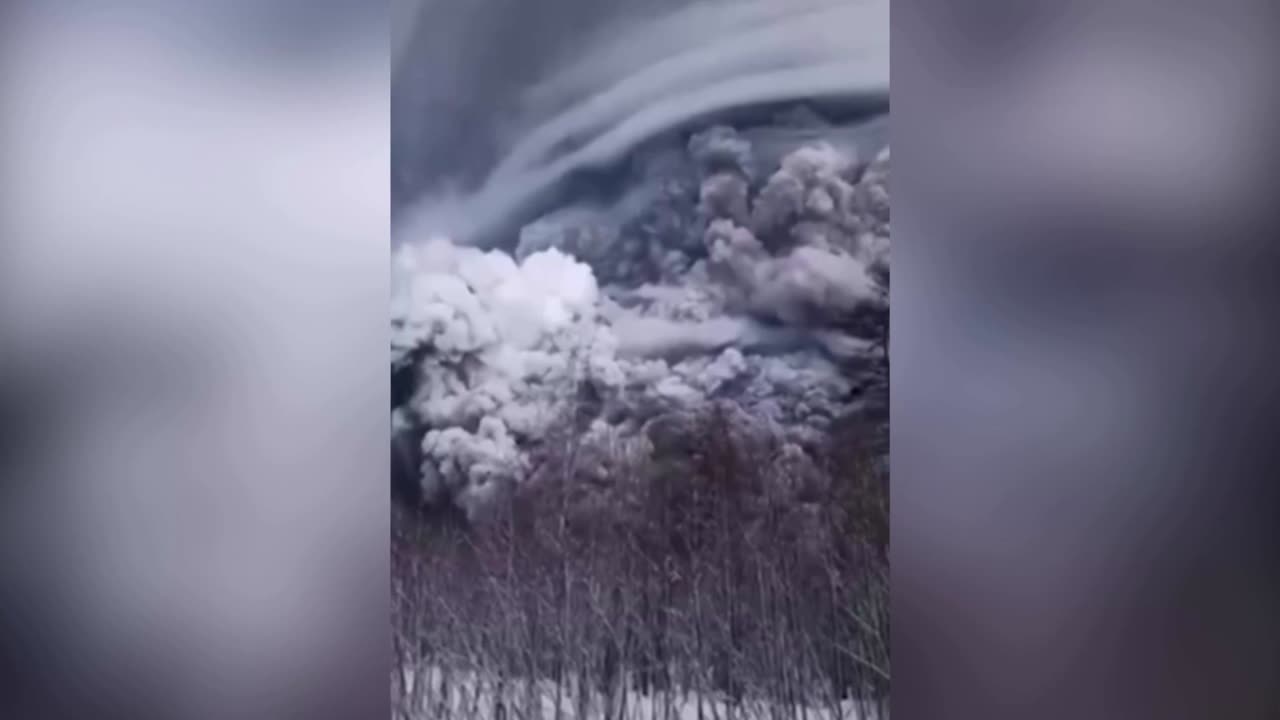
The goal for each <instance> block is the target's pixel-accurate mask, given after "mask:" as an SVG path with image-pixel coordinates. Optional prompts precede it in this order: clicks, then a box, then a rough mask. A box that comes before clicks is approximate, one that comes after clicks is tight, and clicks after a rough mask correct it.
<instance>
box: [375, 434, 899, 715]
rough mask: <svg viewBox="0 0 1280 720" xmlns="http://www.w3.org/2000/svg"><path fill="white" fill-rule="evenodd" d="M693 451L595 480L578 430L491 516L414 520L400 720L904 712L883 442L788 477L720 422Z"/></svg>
mask: <svg viewBox="0 0 1280 720" xmlns="http://www.w3.org/2000/svg"><path fill="white" fill-rule="evenodd" d="M677 436H678V441H679V442H681V443H683V446H681V447H679V448H677V449H676V451H675V452H668V453H666V454H664V455H661V456H657V455H655V456H651V457H650V458H649V459H648V460H646V461H644V462H632V463H629V464H628V465H626V466H625V469H624V470H623V471H621V472H615V473H614V474H613V476H612V477H610V478H609V480H608V483H607V484H600V483H597V484H592V483H589V482H583V481H581V480H580V479H578V478H577V476H576V475H575V473H574V472H573V469H574V468H573V466H574V465H575V463H577V448H576V447H575V446H574V443H573V441H572V433H568V432H567V433H565V438H566V441H565V442H564V443H563V444H561V445H558V446H554V447H555V450H554V452H552V453H550V454H549V459H548V462H549V463H552V464H553V465H555V467H554V470H553V471H551V472H543V473H542V474H541V475H540V477H539V480H538V481H537V482H529V483H522V484H519V485H516V486H514V487H513V488H512V490H511V491H510V492H508V493H505V499H504V500H502V501H501V502H500V508H498V509H497V510H495V511H494V512H493V513H492V514H491V515H490V516H487V517H486V518H485V519H483V520H480V521H473V522H469V523H468V522H462V521H460V520H456V519H455V520H450V519H449V518H448V517H445V518H443V519H441V518H440V517H437V518H434V519H431V520H429V521H423V520H422V519H420V518H412V517H409V516H408V515H402V516H400V517H399V518H398V519H397V521H396V522H395V523H394V531H395V535H396V537H395V538H394V543H393V558H392V559H393V563H394V571H393V574H392V578H393V588H392V590H393V604H394V607H393V613H392V621H393V641H394V648H393V678H392V687H393V702H394V703H395V705H394V706H395V707H396V708H397V709H398V717H402V718H415V719H416V718H441V719H442V720H444V719H449V718H457V719H459V720H463V719H466V720H470V719H472V718H476V719H479V718H483V719H484V720H507V719H508V718H511V719H514V718H545V719H546V720H569V719H572V718H584V719H585V718H603V719H607V720H613V719H615V718H645V720H658V719H662V720H674V719H679V720H683V719H684V718H697V720H712V719H713V718H716V719H724V720H729V719H730V718H738V719H741V720H748V719H750V718H761V719H766V718H767V719H768V720H781V719H783V718H786V719H787V720H791V719H793V718H794V719H797V720H798V719H801V718H806V719H807V718H826V717H856V716H857V715H855V713H862V716H867V715H868V714H870V715H874V716H879V717H885V716H887V710H888V697H889V676H890V673H889V645H888V637H889V620H888V597H889V596H888V497H889V496H888V476H887V468H886V467H885V466H884V463H883V462H881V461H880V460H881V459H882V457H883V455H882V451H883V448H882V447H877V444H876V443H877V442H878V441H879V440H880V438H877V437H876V436H875V433H874V432H873V431H871V430H870V429H868V428H867V427H865V426H857V425H849V426H845V427H837V428H835V429H833V431H832V433H831V435H830V439H829V442H828V443H827V445H826V447H824V448H821V449H819V450H818V451H816V452H814V451H810V453H809V454H808V458H809V459H808V460H807V461H806V462H804V463H800V464H789V463H787V462H785V461H779V456H780V454H785V453H783V452H782V446H781V445H780V444H778V443H774V442H770V441H767V440H761V439H759V437H758V436H753V435H751V434H749V433H742V432H738V431H737V428H736V426H735V424H734V422H732V421H731V420H729V419H728V416H726V415H725V414H723V413H721V412H719V411H714V410H713V411H708V412H707V413H704V414H702V415H700V416H698V417H695V418H692V419H690V420H689V421H688V422H687V423H686V425H685V426H683V427H681V429H680V432H679V433H677ZM815 455H816V456H817V457H816V460H814V459H812V458H813V457H814V456H815Z"/></svg>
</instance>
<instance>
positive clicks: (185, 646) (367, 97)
mask: <svg viewBox="0 0 1280 720" xmlns="http://www.w3.org/2000/svg"><path fill="white" fill-rule="evenodd" d="M4 14H5V17H4V20H3V22H0V28H3V29H2V30H0V33H2V34H3V38H0V47H2V48H3V50H0V53H2V54H0V57H2V58H3V60H2V61H0V68H2V69H0V94H2V95H3V99H2V100H0V108H3V110H2V111H0V112H2V113H3V114H2V117H3V121H2V122H0V128H2V130H0V144H2V149H0V157H2V158H3V161H2V163H0V207H2V208H3V220H0V222H2V223H3V225H0V233H2V236H3V243H0V408H3V409H2V411H0V412H2V413H3V417H4V428H5V429H4V432H3V437H4V439H3V441H0V446H2V448H0V478H3V481H2V482H0V488H2V489H0V492H3V499H0V513H2V514H3V519H2V520H0V534H2V535H3V538H2V539H0V553H3V560H0V667H3V670H2V671H0V672H3V673H4V675H5V676H6V677H5V679H4V680H3V681H0V688H3V689H2V690H0V715H3V716H5V717H15V718H16V717H30V718H37V717H87V716H88V717H192V718H196V717H209V718H226V717H263V718H288V717H299V718H300V717H308V718H316V717H330V716H331V717H373V716H377V715H378V714H379V711H380V710H382V709H385V707H386V704H385V703H386V695H385V682H386V680H385V677H386V676H385V667H386V665H385V660H384V658H385V657H386V654H385V653H386V647H387V644H386V643H387V634H386V629H385V628H386V608H387V590H386V577H387V566H388V561H387V545H386V533H387V515H388V501H387V497H386V490H385V480H384V478H385V477H386V473H387V465H386V459H385V458H386V455H385V450H384V443H385V441H386V434H387V424H386V414H385V410H384V408H385V406H386V402H387V392H388V390H387V386H386V380H385V375H384V372H383V367H384V364H383V363H384V360H383V359H384V358H385V352H386V351H385V347H386V345H385V341H386V332H385V330H384V328H385V321H383V318H384V317H385V314H386V297H387V279H386V267H387V266H386V259H387V236H388V233H389V221H388V217H389V215H388V210H387V194H388V181H387V162H388V160H387V158H388V154H389V150H388V148H389V136H388V109H387V75H388V69H389V53H388V49H387V40H386V28H387V6H386V5H382V6H381V7H379V5H378V3H368V2H318V3H316V2H307V3H296V2H277V1H275V0H271V1H269V2H238V1H237V2H216V3H215V2H208V3H205V2H179V3H172V2H165V3H159V2H108V3H18V4H17V5H14V4H12V3H10V4H7V5H6V6H5V9H4ZM362 678H364V679H363V680H362Z"/></svg>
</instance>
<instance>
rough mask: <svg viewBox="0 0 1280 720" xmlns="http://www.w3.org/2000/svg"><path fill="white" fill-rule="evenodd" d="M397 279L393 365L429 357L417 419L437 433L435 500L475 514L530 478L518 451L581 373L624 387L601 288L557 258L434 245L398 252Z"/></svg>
mask: <svg viewBox="0 0 1280 720" xmlns="http://www.w3.org/2000/svg"><path fill="white" fill-rule="evenodd" d="M395 275H396V280H395V283H394V285H393V287H394V290H393V292H394V293H395V295H394V297H393V304H392V326H393V337H392V350H393V361H400V360H404V359H405V358H408V357H409V356H410V355H411V354H412V353H414V352H415V351H418V352H421V353H422V355H423V357H422V359H421V361H420V362H419V364H418V365H417V373H418V375H417V393H416V395H415V397H414V399H413V402H412V410H413V411H414V412H415V414H416V415H417V420H419V421H420V422H421V423H423V424H424V425H425V426H426V427H428V428H429V430H428V431H427V433H426V436H425V439H424V441H423V450H424V454H425V456H426V458H427V463H428V464H429V465H430V469H429V470H428V471H426V473H425V475H426V478H425V482H424V485H425V486H424V490H426V491H427V493H428V495H438V494H439V493H448V494H449V495H452V496H454V497H455V498H457V501H458V502H459V504H460V505H462V506H464V507H474V506H475V505H477V504H478V503H479V502H481V501H482V500H483V499H484V497H486V496H487V495H488V494H489V493H491V492H493V491H494V488H495V485H496V481H498V480H503V479H514V478H516V477H518V476H519V475H520V474H521V473H522V471H523V470H524V466H523V461H522V456H521V453H520V450H519V448H518V446H517V442H518V441H526V440H536V439H538V438H539V437H540V436H541V434H542V432H543V431H544V430H545V429H546V427H547V426H548V425H549V424H550V422H551V421H552V419H554V418H555V417H556V415H557V413H558V412H559V411H560V409H561V408H562V407H563V403H564V401H565V400H566V398H571V397H572V395H573V390H574V383H575V377H577V375H578V374H579V373H581V372H590V371H595V372H594V376H597V377H599V378H602V379H603V380H605V381H613V382H620V375H619V373H618V371H617V370H616V368H614V367H612V365H611V361H610V357H611V354H612V351H611V347H610V337H609V336H608V334H607V332H606V331H605V330H604V329H603V328H602V327H600V326H599V325H597V324H596V322H595V320H596V304H597V300H598V289H597V287H596V282H595V278H594V276H593V275H592V274H591V270H590V268H588V267H587V266H586V265H583V264H581V263H579V262H577V261H575V260H573V259H572V258H570V257H568V256H567V255H564V254H563V253H561V252H560V251H559V250H555V249H552V250H548V251H545V252H542V253H537V254H535V255H533V256H531V257H529V258H527V259H526V260H525V262H523V263H520V264H517V263H516V262H515V261H514V260H513V259H512V258H511V257H510V256H509V255H506V254H504V253H501V252H488V253H485V252H481V251H479V250H476V249H474V248H462V247H458V246H455V245H453V244H452V243H450V242H449V241H447V240H443V239H433V240H430V241H428V242H426V243H424V244H422V245H420V246H418V245H406V246H403V247H401V248H400V249H399V251H398V253H397V257H396V267H395ZM597 345H598V346H599V354H597V355H596V356H595V357H594V358H593V357H591V356H590V354H591V352H592V351H593V346H597ZM593 360H596V361H598V362H595V363H593Z"/></svg>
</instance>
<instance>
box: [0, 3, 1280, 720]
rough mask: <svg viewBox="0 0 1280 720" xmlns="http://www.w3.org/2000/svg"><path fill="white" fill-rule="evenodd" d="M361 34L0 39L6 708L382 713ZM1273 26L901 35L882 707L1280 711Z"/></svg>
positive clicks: (1000, 20)
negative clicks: (888, 607)
mask: <svg viewBox="0 0 1280 720" xmlns="http://www.w3.org/2000/svg"><path fill="white" fill-rule="evenodd" d="M483 5H484V3H476V4H470V3H468V4H463V3H460V2H458V3H454V4H452V5H451V6H448V7H447V8H446V9H449V10H450V11H451V12H462V9H463V8H464V7H465V8H473V7H481V6H483ZM494 7H497V5H494ZM388 9H389V8H388V7H387V6H384V5H379V4H377V3H356V2H310V3H300V2H283V1H281V0H268V1H265V2H253V3H249V2H220V3H214V2H193V1H187V2H179V3H173V2H169V3H156V2H95V3H88V2H82V3H61V4H57V5H54V4H49V3H17V4H14V3H9V4H7V5H6V6H5V7H4V9H3V10H0V12H2V13H3V21H2V22H0V28H2V29H0V33H2V34H3V35H2V37H0V93H3V97H2V98H0V108H2V109H0V112H2V113H3V116H2V118H3V121H2V122H0V144H2V145H0V158H3V160H2V161H0V163H2V164H0V223H3V224H2V225H0V233H2V234H0V237H2V238H3V243H2V244H0V416H2V417H3V420H4V423H3V428H4V432H3V434H2V436H0V463H2V464H0V487H2V488H3V489H2V490H0V492H3V493H4V497H3V499H2V500H0V513H3V519H2V520H0V532H2V533H3V538H2V539H0V552H2V553H3V554H4V557H3V560H2V561H0V673H3V681H0V688H3V689H2V690H0V711H4V714H5V716H6V717H33V718H38V717H73V716H74V717H84V716H86V715H92V716H93V717H102V718H106V717H135V718H136V717H153V716H154V717H192V718H201V717H211V718H213V717H217V718H222V717H263V718H290V717H308V718H314V717H322V718H323V717H334V718H346V717H353V718H355V717H369V716H375V715H377V714H380V713H381V712H383V711H384V708H385V707H386V706H385V705H383V704H382V703H385V702H386V697H387V696H386V695H384V694H383V693H384V692H385V687H386V686H385V683H386V674H385V670H386V664H385V662H386V660H385V658H386V649H387V633H386V625H387V623H386V608H387V598H386V577H387V560H386V538H387V534H386V533H387V522H388V500H387V490H386V485H385V482H386V481H385V478H386V477H387V465H386V462H387V461H386V457H387V456H386V455H385V454H384V452H385V451H384V449H383V442H384V441H385V437H386V433H387V432H388V427H387V419H386V415H385V414H384V413H385V407H386V402H387V399H388V398H387V395H386V393H387V392H388V390H387V386H386V376H385V375H384V368H385V364H384V363H385V362H386V355H385V347H386V346H385V340H386V331H385V328H386V324H385V318H386V304H385V303H386V298H387V287H386V285H387V279H386V278H387V276H386V269H387V264H386V263H387V259H388V256H387V253H388V242H387V238H388V236H389V233H390V221H389V214H390V213H389V203H388V198H391V197H392V196H393V194H392V185H391V182H390V181H391V178H390V177H389V173H388V172H387V168H388V167H389V166H390V165H391V158H389V147H390V131H389V109H388V102H387V93H388V78H389V77H390V76H391V63H390V62H389V58H390V55H391V53H389V52H388V44H389V41H388V34H387V18H388ZM392 9H394V8H392ZM397 12H399V11H398V10H397ZM584 12H586V11H585V10H584ZM396 27H399V25H397V26H396ZM1274 29H1275V17H1274V9H1273V7H1272V6H1271V4H1269V3H1266V2H1263V1H1262V0H1228V1H1226V2H1222V1H1219V2H1212V3H1211V2H1208V1H1207V0H1200V1H1196V0H1189V1H1188V2H1182V3H1172V4H1154V3H1144V2H1137V0H1108V1H1107V2H1102V1H1101V0H1097V1H1094V0H1086V1H1083V2H1075V3H1046V2H1035V1H1027V0H1022V1H1020V2H1002V1H999V0H974V2H969V3H956V2H953V1H948V0H912V1H911V2H899V3H898V4H897V7H896V8H895V9H894V14H893V58H892V63H893V65H892V68H893V84H894V94H895V96H896V97H895V102H896V108H895V110H894V118H893V128H892V135H893V141H894V144H895V145H897V149H898V159H897V169H896V173H897V175H896V180H895V183H896V184H895V186H894V190H893V192H894V193H895V195H896V203H897V205H898V207H897V209H896V213H897V226H896V228H895V230H894V233H895V237H896V238H897V243H896V245H897V247H896V250H895V252H896V257H895V259H894V264H895V265H896V270H897V280H896V286H895V287H894V289H893V298H892V302H893V304H894V308H895V310H894V316H893V324H894V342H895V343H897V348H896V352H897V353H898V355H899V356H900V359H899V361H898V363H897V364H896V366H895V367H894V369H893V375H892V383H893V388H894V398H893V408H892V414H893V438H892V454H893V459H892V463H893V473H894V477H895V483H894V484H895V490H894V495H895V496H894V498H893V506H894V510H893V515H894V516H893V538H894V543H895V547H894V548H893V550H892V554H893V565H894V577H893V583H894V594H895V597H894V604H895V607H894V618H895V622H896V624H897V631H896V633H895V635H894V652H895V653H896V659H895V664H896V668H897V676H898V678H897V684H896V688H895V690H894V693H895V695H896V701H897V702H896V704H897V711H898V713H899V714H900V715H901V716H902V717H929V718H938V717H965V718H967V717H1010V718H1021V717H1027V716H1035V717H1044V718H1057V717H1063V718H1066V717H1071V718H1078V717H1081V716H1084V717H1117V718H1148V717H1149V718H1162V719H1163V718H1180V717H1187V718H1192V717H1194V718H1202V717H1231V718H1272V717H1277V715H1278V714H1280V704H1278V703H1277V697H1276V690H1277V683H1276V680H1275V679H1276V678H1277V677H1280V654H1278V652H1277V648H1280V643H1277V639H1278V638H1277V636H1278V635H1280V633H1278V630H1280V628H1278V627H1277V623H1278V622H1280V620H1278V619H1277V615H1276V612H1275V609H1276V608H1277V607H1280V585H1278V583H1277V568H1280V558H1278V557H1277V553H1276V551H1275V548H1276V545H1275V539H1276V538H1275V531H1274V527H1275V526H1274V525H1273V522H1274V521H1273V520H1272V517H1273V514H1272V511H1273V510H1274V509H1276V508H1277V502H1276V500H1277V497H1276V491H1275V489H1274V484H1273V483H1274V478H1275V477H1276V476H1275V473H1274V464H1273V463H1271V461H1272V460H1274V452H1275V451H1274V449H1273V446H1274V443H1273V442H1271V437H1270V435H1271V433H1270V432H1269V430H1268V428H1269V427H1271V426H1272V424H1271V421H1273V420H1274V419H1275V417H1274V416H1275V414H1276V410H1275V408H1276V407H1278V406H1277V404H1276V403H1275V401H1274V400H1275V394H1274V392H1273V391H1274V390H1275V388H1274V384H1273V380H1272V376H1273V373H1272V372H1270V371H1271V370H1272V369H1273V367H1274V365H1275V362H1274V358H1275V354H1274V350H1275V349H1276V348H1275V343H1274V341H1273V339H1272V332H1271V331H1272V330H1273V328H1274V327H1275V321H1274V317H1273V312H1274V310H1273V309H1274V308H1275V307H1277V303H1276V302H1275V299H1276V298H1275V297H1274V296H1275V294H1276V288H1277V287H1280V285H1277V284H1276V283H1275V282H1274V279H1275V275H1274V273H1273V272H1272V268H1273V266H1272V264H1271V260H1273V259H1274V257H1273V256H1274V254H1275V250H1274V244H1273V242H1272V239H1273V238H1274V237H1275V235H1274V234H1273V233H1272V230H1273V229H1274V227H1273V225H1272V222H1271V221H1272V219H1273V218H1271V214H1272V213H1270V212H1269V210H1271V205H1272V203H1271V202H1270V200H1271V199H1270V197H1269V194H1270V189H1271V188H1272V187H1274V183H1273V179H1274V178H1273V172H1274V168H1275V167H1277V165H1276V163H1275V162H1274V160H1275V155H1276V145H1275V143H1274V142H1273V139H1272V137H1271V136H1272V133H1271V132H1270V130H1271V129H1272V128H1273V127H1274V125H1275V122H1274V120H1275V117H1276V109H1277V97H1276V94H1277V92H1280V84H1277V83H1276V82H1275V80H1274V74H1273V73H1274V71H1273V70H1272V68H1274V67H1275V66H1276V65H1277V63H1276V62H1275V60H1276V58H1275V57H1274V55H1275V54H1276V45H1275V43H1274V42H1273V41H1272V40H1271V39H1270V38H1271V36H1272V35H1271V33H1272V31H1273V30H1274ZM566 32H568V31H566ZM390 38H391V41H392V42H393V44H395V46H396V47H399V43H400V42H401V40H402V39H403V36H401V35H399V34H398V33H397V32H396V31H394V30H393V32H392V33H391V36H390ZM463 50H466V48H462V49H459V50H458V52H462V51H463ZM472 50H474V48H472ZM444 57H445V58H446V59H448V58H451V57H460V56H457V55H453V54H446V55H445V56H444ZM467 72H469V71H468V70H465V69H459V70H458V73H459V74H458V75H457V76H456V77H457V78H458V82H459V83H460V85H459V87H461V88H463V90H465V88H466V87H467V86H466V84H465V78H466V77H467V75H466V73H467ZM493 72H498V71H497V70H493ZM460 93H461V91H460Z"/></svg>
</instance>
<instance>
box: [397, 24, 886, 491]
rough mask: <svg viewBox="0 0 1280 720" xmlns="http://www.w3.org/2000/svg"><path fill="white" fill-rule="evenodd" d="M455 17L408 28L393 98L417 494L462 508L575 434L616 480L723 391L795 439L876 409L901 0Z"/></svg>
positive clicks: (403, 338) (400, 328)
mask: <svg viewBox="0 0 1280 720" xmlns="http://www.w3.org/2000/svg"><path fill="white" fill-rule="evenodd" d="M486 8H487V9H486ZM526 8H528V9H526ZM632 11H634V12H632ZM439 12H443V9H442V8H440V7H438V6H437V5H435V4H433V3H432V2H430V1H429V0H427V1H425V5H422V6H421V7H420V9H419V10H418V12H417V18H418V20H417V25H416V29H415V30H414V32H413V33H409V34H410V35H412V37H402V38H399V39H398V40H397V43H396V46H397V58H396V67H395V78H394V79H395V82H396V87H397V90H396V92H395V93H393V96H394V97H395V98H396V107H395V108H393V118H392V124H393V136H394V137H395V138H398V139H397V140H396V143H397V144H396V145H395V147H394V150H395V156H394V157H393V162H394V163H395V164H396V168H397V170H396V174H395V177H393V186H395V188H396V192H397V196H398V197H403V196H405V195H406V194H409V195H412V196H413V197H415V198H416V200H414V202H412V203H411V204H409V205H404V204H403V202H402V203H401V205H402V207H403V209H404V211H403V212H398V215H397V220H396V225H397V228H396V237H395V238H394V242H395V246H396V266H395V270H394V274H395V282H394V287H395V297H394V303H393V310H392V326H393V330H394V333H393V340H392V365H393V379H395V381H396V382H395V383H394V385H395V387H396V388H398V391H397V392H395V393H393V394H394V395H395V396H396V397H394V398H393V402H394V404H395V411H394V413H395V414H394V422H395V423H396V426H397V428H398V429H399V430H398V432H399V433H400V437H401V438H402V440H403V441H405V442H407V444H408V446H409V447H410V448H411V449H412V451H413V452H409V453H404V454H403V456H404V457H405V458H407V459H408V461H409V464H410V465H411V466H413V472H412V475H413V476H414V477H413V483H412V484H413V485H414V487H415V488H417V489H419V490H420V491H421V492H420V493H418V495H420V498H421V499H422V500H425V501H426V502H429V503H450V502H451V503H453V504H455V505H457V506H458V507H461V508H462V509H464V510H466V511H468V512H469V513H474V512H476V511H478V510H479V509H481V508H483V507H485V506H486V504H487V501H488V500H489V499H490V498H492V497H494V496H495V495H496V494H498V493H501V492H503V489H504V488H506V487H509V486H510V485H511V484H513V483H519V482H536V481H537V478H538V477H539V472H540V471H541V470H540V468H541V467H543V464H542V458H545V457H546V456H547V455H548V453H551V452H553V451H554V449H555V447H556V446H557V444H558V443H561V442H562V441H564V440H565V439H566V438H568V439H569V440H571V441H572V442H573V443H574V444H575V446H576V447H577V448H578V450H575V451H574V452H575V457H581V458H586V457H588V456H592V454H593V451H594V450H599V452H595V454H594V457H596V458H597V459H600V458H603V460H600V461H599V462H595V461H588V460H585V459H584V460H582V461H581V463H580V464H581V465H583V466H584V467H590V468H594V469H590V470H589V471H588V474H594V475H595V479H596V480H598V481H602V482H607V481H608V478H609V467H608V462H607V459H608V457H609V456H610V455H618V454H621V455H634V454H637V453H638V454H640V455H644V454H646V453H649V454H652V453H661V452H663V450H662V448H663V446H664V442H663V441H662V440H661V437H663V436H664V434H665V435H670V433H669V432H665V431H664V430H663V428H668V429H669V428H671V427H683V426H687V424H682V422H681V418H682V417H688V416H689V415H690V414H691V413H696V412H699V411H700V410H702V409H705V408H707V407H709V406H715V407H724V408H727V409H729V410H730V411H733V412H735V415H734V416H735V417H737V418H739V420H737V421H735V422H739V423H741V424H743V425H750V426H751V429H752V430H754V431H759V432H761V433H765V434H768V435H771V436H772V437H774V438H777V439H781V440H782V441H783V445H784V446H786V447H789V448H790V450H788V452H791V453H792V454H793V455H794V454H795V453H797V452H803V451H804V448H806V447H811V446H812V444H814V443H818V442H821V441H822V439H823V438H824V437H825V436H826V435H827V434H828V433H827V430H828V428H829V427H830V426H831V425H832V423H835V422H837V421H840V420H842V419H846V418H849V417H851V416H854V417H858V416H862V417H878V418H880V419H881V420H883V419H884V417H885V415H886V404H887V391H886V389H885V387H886V382H887V380H886V376H887V370H886V363H887V354H888V348H887V315H888V282H889V271H888V253H889V241H888V238H889V217H888V194H887V186H888V169H889V156H888V150H887V133H886V119H887V112H888V85H889V75H888V62H889V55H888V3H887V2H886V1H885V0H869V1H868V0H734V1H732V2H726V1H725V0H697V1H691V0H664V1H663V2H660V3H657V4H656V5H655V4H653V3H647V4H644V6H643V7H641V4H639V3H632V2H626V1H624V0H618V1H617V2H611V3H606V2H602V1H600V0H591V1H590V2H587V1H586V0H583V1H582V2H576V1H573V0H560V1H559V2H556V3H551V4H549V5H547V6H546V7H543V4H539V5H538V7H537V9H536V10H535V9H533V6H532V5H530V4H529V3H517V2H510V3H507V2H498V3H496V4H493V7H489V5H483V6H478V9H477V11H476V15H475V16H474V17H473V18H472V21H471V22H470V23H468V24H466V26H465V27H463V28H456V26H457V23H453V24H451V25H450V24H448V23H446V24H443V25H442V24H434V25H433V22H432V21H433V18H434V16H435V15H436V14H437V13H439ZM445 26H449V27H454V28H455V30H456V32H453V33H451V34H450V35H449V36H447V37H446V36H445V35H443V34H441V33H442V31H438V30H433V29H432V28H435V27H445ZM472 36H475V37H472ZM570 36H572V37H571V38H570ZM535 39H536V40H537V41H538V42H532V41H533V40H535ZM437 75H438V76H439V77H435V76H437ZM433 78H434V79H433ZM463 78H465V80H464V79H463ZM463 82H466V83H467V85H466V86H463V85H462V83H463ZM424 93H425V94H424ZM406 169H407V170H412V171H413V172H412V173H407V174H406V173H405V171H406ZM579 451H582V452H579Z"/></svg>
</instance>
